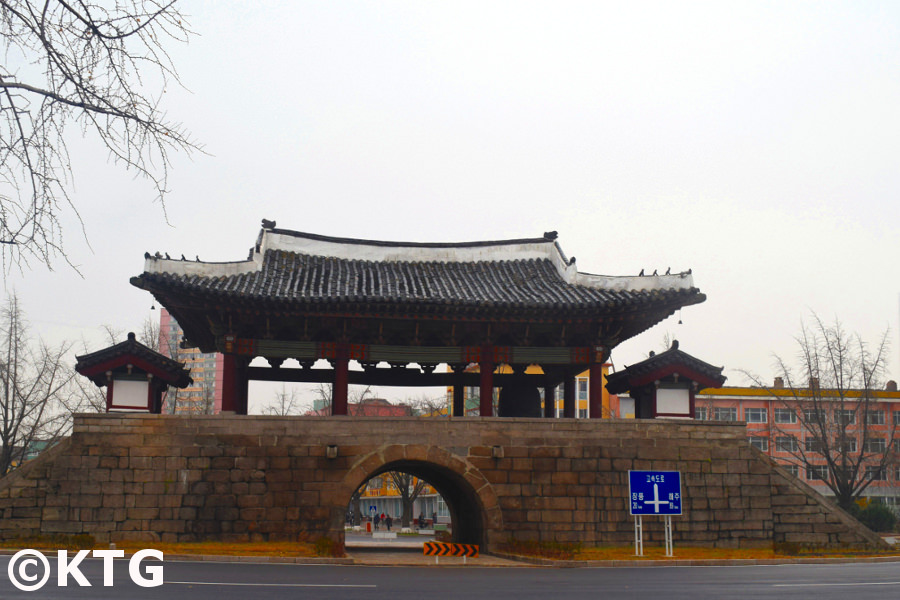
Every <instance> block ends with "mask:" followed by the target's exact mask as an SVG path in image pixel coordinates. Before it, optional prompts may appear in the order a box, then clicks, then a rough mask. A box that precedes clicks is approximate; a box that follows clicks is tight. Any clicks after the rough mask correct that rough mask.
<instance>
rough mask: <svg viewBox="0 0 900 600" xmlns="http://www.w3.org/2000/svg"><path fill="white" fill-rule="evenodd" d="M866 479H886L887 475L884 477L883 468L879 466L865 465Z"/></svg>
mask: <svg viewBox="0 0 900 600" xmlns="http://www.w3.org/2000/svg"><path fill="white" fill-rule="evenodd" d="M866 479H868V480H870V481H887V477H885V474H884V469H882V468H881V467H873V466H869V467H866Z"/></svg>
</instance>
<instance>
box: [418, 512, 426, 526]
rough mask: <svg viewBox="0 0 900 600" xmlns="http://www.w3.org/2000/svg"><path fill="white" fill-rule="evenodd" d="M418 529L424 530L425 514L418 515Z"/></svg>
mask: <svg viewBox="0 0 900 600" xmlns="http://www.w3.org/2000/svg"><path fill="white" fill-rule="evenodd" d="M419 529H425V513H424V512H420V513H419Z"/></svg>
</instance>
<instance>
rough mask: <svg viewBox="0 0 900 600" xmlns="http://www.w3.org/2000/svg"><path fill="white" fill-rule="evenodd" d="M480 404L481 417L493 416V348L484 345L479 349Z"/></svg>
mask: <svg viewBox="0 0 900 600" xmlns="http://www.w3.org/2000/svg"><path fill="white" fill-rule="evenodd" d="M479 369H480V370H481V390H480V392H481V398H480V400H481V403H480V404H481V406H480V414H481V416H482V417H493V416H494V349H493V348H492V347H491V346H484V347H482V349H481V363H480V364H479Z"/></svg>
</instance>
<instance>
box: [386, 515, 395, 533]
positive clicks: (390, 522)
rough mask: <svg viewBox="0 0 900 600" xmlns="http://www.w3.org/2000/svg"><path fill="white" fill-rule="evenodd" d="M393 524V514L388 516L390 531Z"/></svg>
mask: <svg viewBox="0 0 900 600" xmlns="http://www.w3.org/2000/svg"><path fill="white" fill-rule="evenodd" d="M393 524H394V519H393V518H391V515H388V516H387V528H388V531H390V530H391V525H393Z"/></svg>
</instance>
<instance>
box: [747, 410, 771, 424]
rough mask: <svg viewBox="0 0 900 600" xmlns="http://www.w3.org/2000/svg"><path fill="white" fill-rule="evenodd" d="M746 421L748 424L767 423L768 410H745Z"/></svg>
mask: <svg viewBox="0 0 900 600" xmlns="http://www.w3.org/2000/svg"><path fill="white" fill-rule="evenodd" d="M744 420H745V421H747V422H748V423H765V422H766V421H767V415H766V409H764V408H745V409H744Z"/></svg>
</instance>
